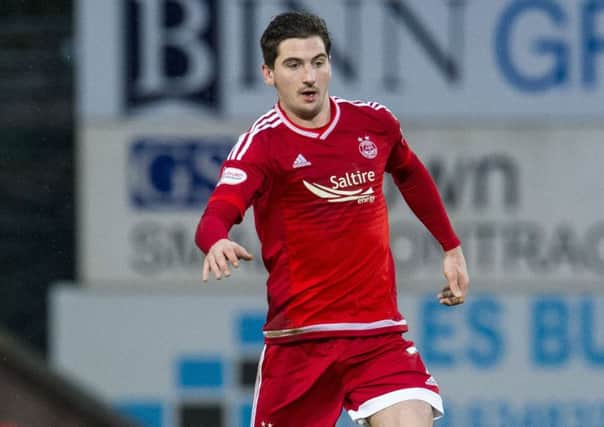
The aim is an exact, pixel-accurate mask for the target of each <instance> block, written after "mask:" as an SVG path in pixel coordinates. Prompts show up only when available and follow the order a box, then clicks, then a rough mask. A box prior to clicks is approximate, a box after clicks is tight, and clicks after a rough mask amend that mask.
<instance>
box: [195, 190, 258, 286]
mask: <svg viewBox="0 0 604 427" xmlns="http://www.w3.org/2000/svg"><path fill="white" fill-rule="evenodd" d="M240 221H241V214H240V212H239V209H238V208H237V207H235V206H234V205H232V204H230V203H228V202H225V201H223V200H212V199H210V201H209V203H208V205H207V207H206V210H205V212H204V213H203V215H202V217H201V220H200V221H199V224H198V225H197V231H196V232H195V243H196V244H197V246H198V247H199V249H201V250H202V251H203V253H204V254H206V256H205V258H204V261H203V270H202V279H203V281H204V282H207V281H208V279H209V276H210V273H213V274H214V277H216V279H217V280H220V279H221V278H222V277H223V276H224V277H229V276H230V275H231V272H230V270H229V266H228V264H229V263H230V264H231V265H232V266H233V267H235V268H237V267H239V259H243V260H247V261H249V260H251V259H253V256H252V255H251V254H250V253H249V252H248V251H247V250H246V249H245V248H244V247H243V246H241V245H239V244H238V243H236V242H233V241H231V240H229V239H228V234H229V230H230V229H231V227H232V226H233V225H234V224H236V223H238V222H240Z"/></svg>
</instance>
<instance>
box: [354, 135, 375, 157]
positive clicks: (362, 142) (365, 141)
mask: <svg viewBox="0 0 604 427" xmlns="http://www.w3.org/2000/svg"><path fill="white" fill-rule="evenodd" d="M357 139H358V141H359V152H360V153H361V155H362V156H363V157H365V158H366V159H370V160H371V159H375V158H376V157H377V155H378V148H377V145H375V142H373V141H372V140H370V139H369V137H368V136H364V137H363V138H360V137H359V138H357Z"/></svg>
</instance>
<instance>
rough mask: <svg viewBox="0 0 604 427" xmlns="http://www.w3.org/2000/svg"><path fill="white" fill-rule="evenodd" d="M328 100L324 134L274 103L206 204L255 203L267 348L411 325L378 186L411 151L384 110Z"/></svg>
mask: <svg viewBox="0 0 604 427" xmlns="http://www.w3.org/2000/svg"><path fill="white" fill-rule="evenodd" d="M330 103H331V110H332V114H331V121H330V123H328V125H327V126H325V127H323V128H321V129H305V128H301V127H300V126H297V125H295V124H294V123H293V122H292V121H291V120H289V119H288V117H287V116H286V114H285V113H284V112H283V110H282V109H281V108H280V106H279V105H278V104H277V105H275V107H274V108H273V109H271V110H270V111H269V112H268V113H266V114H265V115H263V116H262V117H260V118H259V119H258V120H257V121H256V122H255V123H254V125H253V126H252V127H251V128H250V130H249V131H248V132H246V133H245V134H243V135H241V137H240V138H239V140H238V142H237V144H236V145H235V146H234V147H233V149H232V151H231V152H230V154H229V156H228V158H227V160H226V161H225V163H224V165H223V168H222V172H221V176H220V179H219V182H218V185H217V187H216V189H215V191H214V193H213V195H212V197H211V199H210V202H211V201H213V200H222V201H226V202H229V203H231V204H233V205H235V206H237V207H238V209H239V210H240V212H241V215H242V216H243V214H244V212H245V211H246V209H247V208H248V207H249V206H250V205H253V207H254V215H255V224H256V229H257V232H258V236H259V238H260V241H261V246H262V258H263V261H264V264H265V266H266V268H267V270H268V273H269V277H268V283H267V292H268V306H269V311H268V316H267V322H266V324H265V327H264V334H265V337H266V339H267V340H268V341H271V342H281V341H286V340H295V339H302V338H309V337H320V336H346V335H355V336H358V335H371V334H378V333H384V332H393V331H400V332H403V331H405V330H406V329H407V325H406V321H405V319H404V318H403V316H402V315H401V314H400V313H399V311H398V308H397V296H396V280H395V271H394V262H393V258H392V254H391V251H390V243H389V225H388V212H387V207H386V201H385V199H384V194H383V191H382V187H383V185H382V183H383V178H384V172H391V171H393V170H394V169H396V168H400V167H404V164H405V162H406V160H407V158H408V157H409V155H410V153H411V151H410V150H409V148H408V147H407V144H406V142H405V140H404V137H403V135H402V133H401V130H400V125H399V122H398V120H397V119H396V118H395V117H394V116H393V115H392V114H391V113H390V111H388V109H386V108H385V107H384V106H382V105H379V104H377V103H364V102H360V101H347V100H344V99H339V98H335V97H334V98H331V99H330Z"/></svg>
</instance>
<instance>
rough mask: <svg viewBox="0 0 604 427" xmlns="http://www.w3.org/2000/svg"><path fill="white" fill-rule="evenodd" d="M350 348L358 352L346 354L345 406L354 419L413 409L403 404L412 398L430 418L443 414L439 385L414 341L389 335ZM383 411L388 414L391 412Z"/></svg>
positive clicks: (368, 338)
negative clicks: (426, 409)
mask: <svg viewBox="0 0 604 427" xmlns="http://www.w3.org/2000/svg"><path fill="white" fill-rule="evenodd" d="M352 350H354V352H357V353H356V354H355V353H354V352H352V353H351V354H350V355H349V358H348V365H347V369H346V370H345V376H344V384H345V392H346V396H345V401H344V402H345V405H344V406H345V408H346V409H347V410H348V413H349V415H350V416H351V418H352V419H353V420H355V421H359V420H363V419H365V420H368V419H370V417H372V416H373V415H376V414H378V413H380V412H381V411H384V410H386V409H387V408H391V407H395V406H396V407H397V408H398V409H400V407H401V406H402V408H403V409H406V408H415V407H416V406H417V405H416V404H414V403H410V404H407V403H406V402H414V401H417V402H424V403H425V405H423V404H421V403H420V404H418V405H419V407H420V408H425V407H429V408H430V409H431V410H430V411H428V413H429V414H430V415H432V417H434V418H438V417H440V416H441V415H442V413H443V405H442V399H441V397H440V394H439V388H438V385H437V383H436V380H435V379H434V378H433V377H432V375H431V374H430V373H429V372H428V371H427V369H426V367H425V365H424V363H423V361H422V359H421V357H420V354H419V352H418V350H417V348H416V347H415V345H414V344H413V342H411V341H406V340H405V339H403V337H401V335H400V334H389V335H383V336H377V337H367V338H360V339H359V342H358V343H356V344H355V345H354V347H351V351H352ZM399 405H400V406H399ZM392 411H396V410H392ZM384 413H385V414H386V415H389V416H390V415H391V413H392V412H391V410H388V411H386V412H383V414H384ZM395 425H396V424H395ZM428 425H429V424H428Z"/></svg>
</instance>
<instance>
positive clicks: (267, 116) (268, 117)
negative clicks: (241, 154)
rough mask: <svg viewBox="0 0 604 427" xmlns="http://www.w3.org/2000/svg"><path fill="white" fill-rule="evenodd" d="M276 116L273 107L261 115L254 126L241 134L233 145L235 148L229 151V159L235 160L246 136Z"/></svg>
mask: <svg viewBox="0 0 604 427" xmlns="http://www.w3.org/2000/svg"><path fill="white" fill-rule="evenodd" d="M274 117H276V116H275V110H274V109H271V110H269V111H268V112H267V113H266V114H264V115H263V116H261V117H260V118H258V120H256V121H255V122H254V123H253V124H252V126H251V127H250V129H249V130H248V131H247V132H245V133H243V134H241V135H240V136H239V139H237V143H236V144H235V145H234V146H233V148H232V149H231V152H230V153H229V155H228V156H227V160H233V159H234V158H235V156H236V155H237V151H238V150H239V148H240V146H241V144H242V143H243V142H244V141H245V139H246V137H247V136H248V135H249V134H250V133H251V132H253V131H254V130H255V129H256V128H257V127H258V126H261V125H263V124H264V123H266V121H268V120H272V119H273V118H274Z"/></svg>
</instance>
